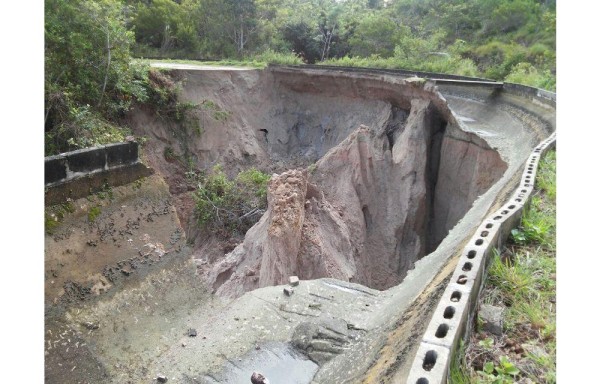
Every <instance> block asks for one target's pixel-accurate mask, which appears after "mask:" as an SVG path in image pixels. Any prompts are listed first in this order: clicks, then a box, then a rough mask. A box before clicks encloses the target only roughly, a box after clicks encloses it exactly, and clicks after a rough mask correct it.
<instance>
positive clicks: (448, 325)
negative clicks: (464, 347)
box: [423, 283, 471, 351]
mask: <svg viewBox="0 0 600 384" xmlns="http://www.w3.org/2000/svg"><path fill="white" fill-rule="evenodd" d="M462 289H463V287H462V286H461V285H459V284H454V283H450V284H448V286H447V287H446V290H445V291H444V293H443V294H442V298H441V299H440V302H439V303H438V306H437V308H436V309H435V311H434V313H433V316H432V317H431V321H430V322H429V325H428V326H427V329H426V330H425V333H424V335H423V341H424V342H427V343H430V344H435V345H440V346H443V347H446V348H448V349H449V350H450V351H453V350H455V349H456V347H457V345H458V341H459V340H460V338H461V337H462V335H463V332H464V329H465V326H466V321H467V318H468V312H469V307H470V299H471V298H470V295H469V292H468V291H463V290H462ZM456 292H461V293H462V295H461V297H460V299H459V300H458V301H455V300H456V297H455V296H456V295H455V293H456ZM453 294H454V295H455V296H454V297H453Z"/></svg>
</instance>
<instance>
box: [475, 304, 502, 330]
mask: <svg viewBox="0 0 600 384" xmlns="http://www.w3.org/2000/svg"><path fill="white" fill-rule="evenodd" d="M503 312H504V309H503V308H500V307H495V306H493V305H489V304H482V305H481V308H479V317H481V320H482V321H483V330H485V331H488V332H490V333H493V334H494V335H497V336H501V335H502V323H503V319H502V313H503Z"/></svg>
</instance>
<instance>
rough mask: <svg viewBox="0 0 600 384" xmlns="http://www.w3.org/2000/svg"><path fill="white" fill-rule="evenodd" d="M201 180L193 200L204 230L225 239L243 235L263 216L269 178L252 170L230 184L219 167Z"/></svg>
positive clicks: (244, 172)
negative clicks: (225, 237)
mask: <svg viewBox="0 0 600 384" xmlns="http://www.w3.org/2000/svg"><path fill="white" fill-rule="evenodd" d="M199 177H200V182H199V183H198V189H197V190H196V191H195V193H194V199H195V201H196V217H197V220H198V224H199V225H200V226H201V227H203V228H206V229H209V230H210V231H212V232H217V233H220V234H222V235H231V234H243V233H245V232H246V231H247V230H248V229H249V228H250V227H251V226H252V225H254V224H255V223H256V222H257V221H258V219H259V218H260V216H261V215H262V214H263V213H264V211H265V209H266V206H267V184H268V181H269V179H270V178H271V177H270V176H269V175H267V174H265V173H263V172H261V171H259V170H257V169H255V168H251V169H248V170H246V171H242V172H240V173H238V175H237V176H236V177H235V178H234V179H231V180H230V179H229V178H228V177H227V175H226V174H225V172H224V171H223V168H222V167H221V166H220V165H216V166H215V167H214V168H213V169H212V171H211V172H210V173H209V174H208V175H206V176H202V175H200V176H199Z"/></svg>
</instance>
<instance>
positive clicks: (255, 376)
mask: <svg viewBox="0 0 600 384" xmlns="http://www.w3.org/2000/svg"><path fill="white" fill-rule="evenodd" d="M250 382H251V383H252V384H269V380H268V379H267V378H266V377H264V376H263V375H262V374H261V373H258V372H252V376H250Z"/></svg>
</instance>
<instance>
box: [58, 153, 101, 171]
mask: <svg viewBox="0 0 600 384" xmlns="http://www.w3.org/2000/svg"><path fill="white" fill-rule="evenodd" d="M67 162H68V166H69V170H70V171H71V172H93V171H99V170H103V169H104V166H105V165H106V151H105V150H104V147H97V148H88V149H82V150H79V151H74V152H69V153H68V154H67Z"/></svg>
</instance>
